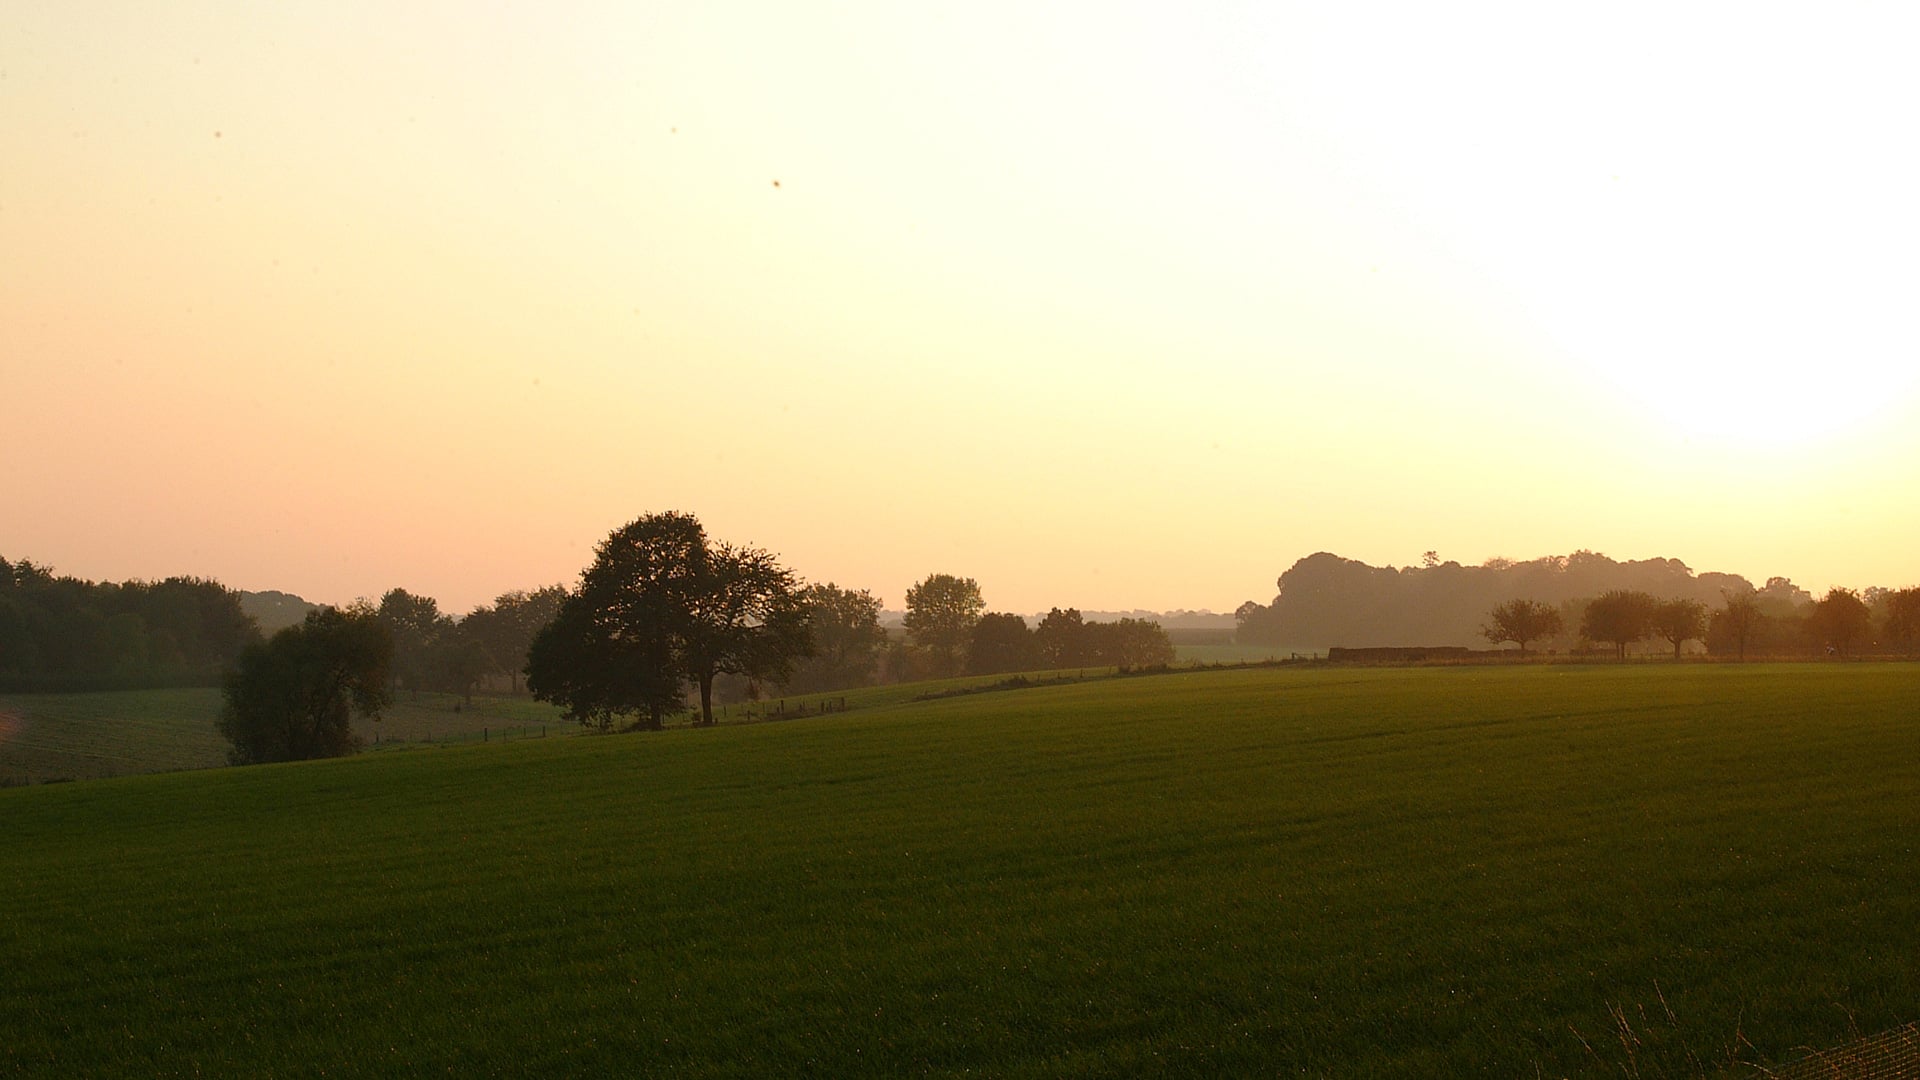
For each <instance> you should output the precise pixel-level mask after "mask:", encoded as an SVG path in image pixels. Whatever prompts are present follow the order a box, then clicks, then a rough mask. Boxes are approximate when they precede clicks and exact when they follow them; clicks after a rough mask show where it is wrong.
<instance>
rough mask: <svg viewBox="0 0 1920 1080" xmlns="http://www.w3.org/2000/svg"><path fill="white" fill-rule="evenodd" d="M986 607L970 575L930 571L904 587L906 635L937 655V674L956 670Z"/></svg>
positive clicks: (945, 673) (976, 584)
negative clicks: (905, 592) (909, 586)
mask: <svg viewBox="0 0 1920 1080" xmlns="http://www.w3.org/2000/svg"><path fill="white" fill-rule="evenodd" d="M986 607H987V605H986V601H984V600H982V599H981V598H980V585H979V583H978V582H976V581H974V580H973V579H972V578H963V577H955V576H953V575H952V574H930V575H928V576H927V578H926V580H924V581H921V582H919V583H918V584H916V585H914V586H912V587H911V588H909V589H908V590H907V616H906V625H907V636H908V637H910V638H912V639H913V643H914V644H916V645H919V646H920V647H922V648H924V649H926V650H928V651H929V652H931V653H932V654H933V655H934V656H935V657H936V659H937V667H938V670H939V673H940V674H942V675H952V674H956V673H957V672H959V670H960V664H961V659H962V658H963V657H964V656H965V655H966V650H967V645H968V643H969V641H970V640H971V638H972V635H973V624H974V623H976V622H978V621H980V613H981V612H983V611H985V610H986Z"/></svg>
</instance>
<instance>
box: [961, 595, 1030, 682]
mask: <svg viewBox="0 0 1920 1080" xmlns="http://www.w3.org/2000/svg"><path fill="white" fill-rule="evenodd" d="M1040 666H1041V662H1040V649H1039V646H1038V645H1037V644H1036V643H1035V642H1034V638H1033V631H1032V630H1029V629H1027V620H1025V619H1023V618H1021V617H1020V616H1018V615H1010V614H1007V613H1005V612H997V611H992V612H988V613H987V614H985V615H982V616H980V621H978V622H976V623H974V624H973V635H972V639H971V641H970V642H969V643H968V645H967V672H968V673H969V674H973V675H998V674H1001V673H1003V672H1008V671H1032V670H1034V669H1035V668H1038V667H1040Z"/></svg>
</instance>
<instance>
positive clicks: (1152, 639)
mask: <svg viewBox="0 0 1920 1080" xmlns="http://www.w3.org/2000/svg"><path fill="white" fill-rule="evenodd" d="M1085 634H1086V650H1087V658H1088V659H1089V660H1091V661H1092V662H1093V663H1095V664H1099V665H1101V666H1103V667H1104V666H1107V665H1111V666H1113V667H1116V668H1119V669H1120V670H1121V671H1132V670H1134V669H1136V668H1149V667H1157V666H1165V665H1167V664H1171V663H1173V659H1174V648H1173V641H1172V639H1171V638H1169V637H1167V632H1166V631H1165V630H1164V629H1162V628H1161V626H1160V624H1159V623H1157V622H1154V621H1152V620H1150V619H1121V620H1119V621H1117V622H1110V623H1100V622H1093V623H1087V624H1086V626H1085Z"/></svg>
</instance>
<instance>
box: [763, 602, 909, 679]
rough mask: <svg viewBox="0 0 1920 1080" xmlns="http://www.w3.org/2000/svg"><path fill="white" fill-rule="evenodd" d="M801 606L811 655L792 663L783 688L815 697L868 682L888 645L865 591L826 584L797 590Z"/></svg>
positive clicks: (876, 605) (875, 605) (877, 612)
mask: <svg viewBox="0 0 1920 1080" xmlns="http://www.w3.org/2000/svg"><path fill="white" fill-rule="evenodd" d="M800 607H801V610H802V611H803V613H804V614H805V617H806V622H807V631H808V633H809V635H811V638H812V641H813V654H812V655H811V656H807V657H803V658H801V659H799V660H797V661H796V662H795V664H794V669H793V673H792V674H791V675H789V676H788V677H787V679H786V682H785V684H784V685H785V686H786V687H787V688H788V689H789V690H792V691H795V692H796V693H814V692H817V691H822V690H844V689H846V688H848V687H852V686H862V685H865V684H866V683H869V682H872V681H873V677H874V672H875V670H876V669H877V668H878V666H879V663H880V650H881V649H882V648H883V647H884V646H885V645H886V643H887V632H886V631H885V630H884V629H882V628H881V626H880V601H879V600H877V599H875V598H874V596H873V594H872V593H870V592H868V591H867V590H865V589H861V590H859V591H857V592H856V591H854V590H852V589H842V588H840V587H839V586H838V585H835V584H833V583H831V582H829V583H827V584H825V585H809V586H807V587H806V588H805V589H802V590H801V591H800Z"/></svg>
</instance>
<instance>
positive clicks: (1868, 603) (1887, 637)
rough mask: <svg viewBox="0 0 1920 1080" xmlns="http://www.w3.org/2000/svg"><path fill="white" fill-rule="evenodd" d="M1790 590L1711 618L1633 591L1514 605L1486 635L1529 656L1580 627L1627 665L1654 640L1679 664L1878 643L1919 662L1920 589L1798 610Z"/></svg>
mask: <svg viewBox="0 0 1920 1080" xmlns="http://www.w3.org/2000/svg"><path fill="white" fill-rule="evenodd" d="M1782 585H1788V586H1789V587H1790V583H1787V582H1786V581H1785V579H1784V578H1775V579H1773V580H1772V581H1770V582H1769V583H1768V586H1769V590H1754V589H1746V590H1729V591H1728V592H1727V593H1726V595H1725V596H1724V598H1723V602H1722V606H1721V607H1720V608H1719V609H1718V610H1715V611H1711V612H1710V611H1709V609H1708V607H1707V605H1706V604H1704V603H1702V602H1701V601H1699V600H1694V599H1690V598H1687V597H1674V598H1669V599H1664V600H1663V599H1660V598H1658V597H1655V596H1654V595H1652V594H1651V593H1647V592H1641V591H1638V590H1632V589H1613V590H1609V591H1607V592H1604V593H1602V594H1600V595H1599V596H1597V597H1595V598H1593V599H1591V600H1587V601H1580V602H1575V603H1568V604H1563V605H1561V606H1559V607H1556V606H1554V605H1550V604H1546V603H1542V602H1539V601H1535V600H1524V599H1523V600H1511V601H1508V602H1507V603H1504V604H1500V605H1498V606H1496V607H1495V608H1493V610H1492V611H1491V612H1489V613H1488V621H1487V623H1486V625H1485V626H1483V627H1482V628H1481V634H1482V636H1484V637H1485V638H1486V639H1487V640H1488V641H1491V642H1493V643H1494V644H1496V645H1497V644H1502V643H1505V642H1512V643H1514V644H1516V645H1518V646H1519V647H1520V649H1521V651H1522V652H1524V651H1526V648H1527V645H1528V643H1530V642H1535V641H1543V640H1550V639H1554V638H1558V637H1561V636H1562V635H1563V634H1564V633H1565V632H1566V630H1567V628H1568V626H1569V625H1577V626H1578V636H1579V639H1580V640H1581V641H1583V642H1589V643H1595V644H1607V645H1612V646H1613V647H1614V652H1615V655H1616V656H1618V657H1620V658H1625V656H1626V653H1627V647H1628V646H1629V645H1632V644H1635V643H1637V642H1640V641H1645V640H1648V639H1650V638H1651V639H1658V640H1662V641H1665V642H1667V643H1668V644H1670V645H1671V646H1672V647H1673V655H1674V659H1676V660H1677V659H1679V658H1680V654H1681V650H1682V649H1683V648H1684V647H1685V646H1686V644H1687V642H1689V641H1699V642H1701V643H1702V644H1704V645H1705V646H1706V648H1707V651H1708V652H1709V653H1712V654H1715V655H1723V656H1724V655H1731V656H1734V657H1735V658H1737V659H1741V660H1744V659H1746V657H1747V655H1748V653H1749V652H1750V651H1753V652H1759V651H1764V652H1767V653H1780V652H1785V651H1808V650H1819V649H1824V650H1827V651H1829V652H1832V653H1834V654H1837V655H1841V656H1850V655H1854V654H1855V653H1857V652H1859V651H1861V650H1862V649H1863V648H1866V647H1869V646H1871V645H1873V644H1876V643H1877V644H1878V645H1880V646H1881V647H1882V648H1885V649H1889V650H1892V651H1895V652H1899V653H1902V654H1907V655H1911V654H1912V653H1913V652H1914V649H1915V646H1916V644H1917V643H1920V589H1900V590H1885V589H1882V590H1869V595H1864V596H1863V595H1862V594H1860V593H1857V592H1854V591H1853V590H1851V589H1842V588H1834V589H1830V590H1828V591H1827V594H1826V596H1824V597H1822V598H1821V599H1819V600H1817V601H1815V600H1812V599H1811V598H1809V599H1808V601H1807V602H1806V603H1804V604H1793V603H1791V602H1790V600H1791V599H1792V598H1791V597H1788V598H1786V599H1788V600H1789V602H1787V603H1784V604H1783V603H1781V602H1780V601H1781V600H1782V596H1781V594H1782V593H1784V592H1785V591H1786V590H1785V589H1783V588H1781V586H1782ZM1769 591H1770V592H1771V594H1772V595H1769ZM1569 609H1577V610H1578V612H1579V615H1578V622H1577V624H1575V623H1573V622H1572V620H1571V619H1569V618H1568V617H1567V613H1568V611H1569Z"/></svg>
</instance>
